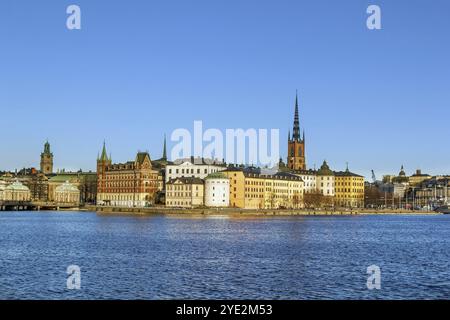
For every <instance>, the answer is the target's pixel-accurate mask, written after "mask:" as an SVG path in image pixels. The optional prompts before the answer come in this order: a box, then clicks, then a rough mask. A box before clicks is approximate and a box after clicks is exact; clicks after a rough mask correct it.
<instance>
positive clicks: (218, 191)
mask: <svg viewBox="0 0 450 320" xmlns="http://www.w3.org/2000/svg"><path fill="white" fill-rule="evenodd" d="M229 205H230V180H229V179H228V177H227V176H226V175H224V174H223V173H221V172H217V173H212V174H210V175H208V176H207V177H206V178H205V206H207V207H228V206H229Z"/></svg>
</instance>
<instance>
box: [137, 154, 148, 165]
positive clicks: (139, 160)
mask: <svg viewBox="0 0 450 320" xmlns="http://www.w3.org/2000/svg"><path fill="white" fill-rule="evenodd" d="M146 157H148V159H149V160H150V155H149V154H148V152H138V153H137V155H136V161H137V162H138V163H139V164H142V163H143V162H144V160H145V158H146Z"/></svg>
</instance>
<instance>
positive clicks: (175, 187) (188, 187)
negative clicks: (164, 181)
mask: <svg viewBox="0 0 450 320" xmlns="http://www.w3.org/2000/svg"><path fill="white" fill-rule="evenodd" d="M167 190H168V191H173V190H176V191H178V190H182V191H183V190H188V191H190V190H192V185H190V184H186V185H184V184H182V185H170V184H169V185H167ZM194 190H199V186H198V185H195V188H194Z"/></svg>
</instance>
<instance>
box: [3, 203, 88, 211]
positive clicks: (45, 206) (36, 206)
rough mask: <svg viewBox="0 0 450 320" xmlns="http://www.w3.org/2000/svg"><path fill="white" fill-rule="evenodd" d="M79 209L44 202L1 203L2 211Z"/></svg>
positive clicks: (68, 204) (65, 204) (62, 204)
mask: <svg viewBox="0 0 450 320" xmlns="http://www.w3.org/2000/svg"><path fill="white" fill-rule="evenodd" d="M75 208H76V209H78V208H79V206H78V205H75V204H70V203H56V202H44V201H0V211H33V210H37V211H39V210H60V209H75Z"/></svg>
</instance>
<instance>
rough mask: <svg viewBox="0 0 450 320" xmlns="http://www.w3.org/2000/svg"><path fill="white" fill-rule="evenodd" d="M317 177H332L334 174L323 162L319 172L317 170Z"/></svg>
mask: <svg viewBox="0 0 450 320" xmlns="http://www.w3.org/2000/svg"><path fill="white" fill-rule="evenodd" d="M317 175H318V176H333V175H334V172H333V171H331V169H330V167H329V166H328V163H327V162H326V161H324V162H323V164H322V166H321V167H320V169H319V170H317Z"/></svg>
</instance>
